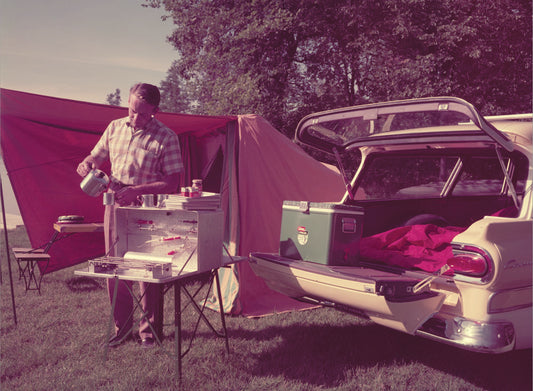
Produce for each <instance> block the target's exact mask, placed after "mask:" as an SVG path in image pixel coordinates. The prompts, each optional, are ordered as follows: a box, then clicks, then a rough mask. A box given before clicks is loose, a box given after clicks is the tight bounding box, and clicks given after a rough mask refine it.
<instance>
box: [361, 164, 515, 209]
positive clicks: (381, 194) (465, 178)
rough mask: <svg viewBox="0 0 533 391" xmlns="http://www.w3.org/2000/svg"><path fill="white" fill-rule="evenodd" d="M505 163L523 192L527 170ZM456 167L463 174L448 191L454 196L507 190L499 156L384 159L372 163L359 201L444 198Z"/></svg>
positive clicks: (497, 192) (362, 185) (364, 172)
mask: <svg viewBox="0 0 533 391" xmlns="http://www.w3.org/2000/svg"><path fill="white" fill-rule="evenodd" d="M461 164H462V167H461ZM504 164H505V165H506V167H507V169H508V170H509V174H510V176H511V177H512V178H514V180H515V184H516V190H517V192H518V193H520V192H521V191H523V187H524V185H523V184H524V180H523V179H522V177H525V176H524V174H523V170H519V168H514V166H513V165H512V164H510V163H509V158H505V159H504ZM456 166H457V168H459V167H461V170H460V175H459V177H458V178H457V179H456V183H455V185H454V186H452V187H450V188H449V189H447V191H448V192H449V191H450V190H451V195H453V196H478V195H498V194H502V193H505V192H506V190H507V189H506V184H505V177H504V174H503V171H502V168H501V165H500V162H499V161H498V159H497V157H492V156H466V157H462V158H459V157H457V156H403V155H402V156H382V157H376V158H373V159H372V160H370V162H368V164H367V167H366V169H365V170H364V171H363V173H362V178H361V179H360V181H359V186H358V189H356V192H355V194H356V198H357V199H405V198H428V197H429V198H431V197H440V196H441V194H443V192H444V189H445V185H446V184H449V185H452V184H451V181H450V182H449V178H450V176H451V174H452V172H453V170H454V167H456ZM515 171H516V172H515ZM516 174H517V175H516ZM516 179H518V181H516Z"/></svg>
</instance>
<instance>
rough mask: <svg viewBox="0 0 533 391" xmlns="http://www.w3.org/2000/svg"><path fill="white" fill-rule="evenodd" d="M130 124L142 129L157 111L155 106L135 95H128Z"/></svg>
mask: <svg viewBox="0 0 533 391" xmlns="http://www.w3.org/2000/svg"><path fill="white" fill-rule="evenodd" d="M128 106H129V117H130V126H132V127H133V128H134V129H143V128H144V127H145V125H146V124H147V123H148V122H149V121H150V120H151V119H152V116H153V115H154V114H155V113H156V112H157V107H155V106H153V105H151V104H150V103H148V102H146V101H144V100H142V99H141V98H139V97H138V96H137V95H130V98H129V100H128Z"/></svg>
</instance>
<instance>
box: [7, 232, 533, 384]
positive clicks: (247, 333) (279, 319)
mask: <svg viewBox="0 0 533 391" xmlns="http://www.w3.org/2000/svg"><path fill="white" fill-rule="evenodd" d="M8 233H9V243H10V245H11V246H13V247H20V246H29V242H28V239H27V236H26V232H25V230H24V228H23V227H18V228H17V229H16V230H10V231H8ZM1 244H2V246H1V248H0V258H1V260H2V263H1V267H2V285H1V292H0V293H1V316H2V319H1V337H0V343H1V389H2V391H7V390H32V391H33V390H47V391H50V390H128V391H129V390H176V389H179V387H178V383H177V381H176V377H175V363H174V361H173V360H172V359H171V358H170V357H169V356H168V355H167V354H166V353H165V351H172V349H173V347H174V328H173V327H172V326H170V325H168V326H165V329H164V334H165V339H164V341H163V348H164V350H162V349H160V348H154V349H142V348H141V347H140V346H138V345H137V344H136V343H134V342H128V343H126V344H125V345H123V346H120V347H118V348H116V349H112V350H110V351H109V354H108V356H107V360H104V349H103V348H102V343H103V341H104V340H105V339H106V335H105V334H106V331H107V322H108V320H109V303H108V299H107V293H106V290H105V289H104V283H103V280H100V279H98V280H90V281H88V282H85V283H83V284H80V283H82V282H83V280H80V277H78V276H75V275H74V271H75V270H76V269H80V268H81V267H82V265H78V266H75V267H72V268H68V269H64V270H61V271H57V272H54V273H51V274H47V275H45V277H44V279H43V285H42V294H41V295H39V294H38V293H37V292H35V291H30V292H25V291H24V284H23V281H22V280H19V279H18V269H17V265H16V263H15V261H14V259H12V275H13V282H14V284H13V285H14V292H15V304H16V313H17V318H18V324H17V325H15V323H14V318H13V309H12V303H11V291H10V282H9V275H8V265H7V261H6V258H7V256H6V251H5V245H4V233H3V231H2V237H1ZM172 301H173V295H172V293H171V292H169V293H168V294H167V296H166V300H165V322H168V323H170V322H171V321H172V320H173V303H172ZM184 305H185V304H184ZM193 315H194V312H193V311H192V309H191V308H188V309H187V310H186V312H185V314H184V319H183V329H184V330H183V333H184V338H187V337H188V336H190V332H191V330H192V329H193V327H194V322H195V321H196V317H195V316H193ZM207 315H208V317H209V318H210V319H211V320H212V321H213V323H214V324H215V325H219V324H220V321H219V314H218V313H216V312H213V311H208V312H207ZM226 323H227V329H228V333H229V337H230V341H229V342H230V350H231V352H230V354H229V355H227V354H226V353H225V344H224V340H223V339H221V338H216V337H215V336H214V335H213V333H212V332H211V331H210V330H209V329H208V328H207V327H206V326H205V325H204V324H203V323H201V324H200V328H199V332H198V336H197V338H196V339H195V340H194V341H193V345H192V348H191V350H190V351H189V353H188V354H187V355H186V356H185V358H184V359H183V380H182V383H181V389H183V390H195V391H198V390H306V391H307V390H346V391H347V390H410V391H411V390H513V391H518V390H531V389H532V357H531V350H528V351H518V352H512V353H507V354H503V355H497V356H493V355H482V354H476V353H471V352H467V351H462V350H458V349H455V348H452V347H449V346H446V345H442V344H438V343H436V342H432V341H428V340H424V339H421V338H416V337H413V336H410V335H406V334H402V333H400V332H396V331H393V330H389V329H387V328H384V327H381V326H378V325H375V324H373V323H371V322H369V321H366V320H362V319H360V318H357V317H354V316H353V315H350V314H345V313H341V312H337V311H334V310H332V309H328V308H321V309H316V310H309V311H302V312H292V313H285V314H277V315H273V316H268V317H263V318H256V319H248V318H243V317H229V316H228V317H226Z"/></svg>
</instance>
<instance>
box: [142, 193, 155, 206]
mask: <svg viewBox="0 0 533 391" xmlns="http://www.w3.org/2000/svg"><path fill="white" fill-rule="evenodd" d="M142 200H143V204H142V207H143V208H153V207H154V195H153V194H143V195H142Z"/></svg>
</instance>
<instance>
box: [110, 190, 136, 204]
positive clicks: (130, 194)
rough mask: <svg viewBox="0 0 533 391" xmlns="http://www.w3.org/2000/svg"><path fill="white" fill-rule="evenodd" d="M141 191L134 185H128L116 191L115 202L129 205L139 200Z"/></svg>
mask: <svg viewBox="0 0 533 391" xmlns="http://www.w3.org/2000/svg"><path fill="white" fill-rule="evenodd" d="M138 196H139V192H138V191H137V190H135V189H134V187H133V186H126V187H123V188H122V189H120V190H119V191H117V192H116V193H115V202H116V203H117V204H119V205H120V206H128V205H131V204H133V203H134V202H135V201H137V197H138Z"/></svg>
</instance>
